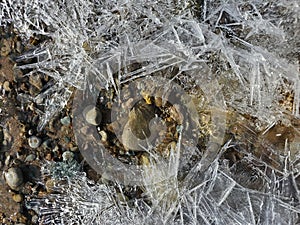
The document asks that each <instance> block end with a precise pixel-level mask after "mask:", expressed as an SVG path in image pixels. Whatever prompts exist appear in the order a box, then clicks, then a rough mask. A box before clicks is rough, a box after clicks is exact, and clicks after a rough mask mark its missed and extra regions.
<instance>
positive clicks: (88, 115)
mask: <svg viewBox="0 0 300 225" xmlns="http://www.w3.org/2000/svg"><path fill="white" fill-rule="evenodd" d="M83 113H84V116H85V120H86V121H87V122H88V123H89V124H92V125H95V126H97V125H99V124H100V123H101V119H102V114H101V112H100V111H99V110H98V109H97V108H96V107H94V106H92V107H91V106H88V107H86V108H85V110H84V112H83Z"/></svg>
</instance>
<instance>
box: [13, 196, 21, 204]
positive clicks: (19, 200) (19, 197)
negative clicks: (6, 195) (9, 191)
mask: <svg viewBox="0 0 300 225" xmlns="http://www.w3.org/2000/svg"><path fill="white" fill-rule="evenodd" d="M13 200H14V201H15V202H18V203H19V202H22V200H23V197H22V195H20V194H14V195H13Z"/></svg>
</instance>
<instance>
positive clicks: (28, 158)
mask: <svg viewBox="0 0 300 225" xmlns="http://www.w3.org/2000/svg"><path fill="white" fill-rule="evenodd" d="M35 158H36V155H34V154H30V155H28V156H27V157H26V158H25V162H32V161H33V160H35Z"/></svg>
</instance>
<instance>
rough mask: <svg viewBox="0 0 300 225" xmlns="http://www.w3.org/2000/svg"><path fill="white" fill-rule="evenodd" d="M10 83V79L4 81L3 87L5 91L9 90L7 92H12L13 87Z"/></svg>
mask: <svg viewBox="0 0 300 225" xmlns="http://www.w3.org/2000/svg"><path fill="white" fill-rule="evenodd" d="M9 86H10V84H9V82H8V81H4V83H3V89H4V90H5V91H7V92H10V91H11V89H10V87H9Z"/></svg>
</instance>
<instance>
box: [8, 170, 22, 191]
mask: <svg viewBox="0 0 300 225" xmlns="http://www.w3.org/2000/svg"><path fill="white" fill-rule="evenodd" d="M4 177H5V180H6V183H7V184H8V186H9V187H10V188H11V189H13V190H16V191H18V190H19V188H20V186H21V185H22V184H23V173H22V171H21V169H20V168H18V167H11V168H9V169H8V170H7V172H5V173H4Z"/></svg>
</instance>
